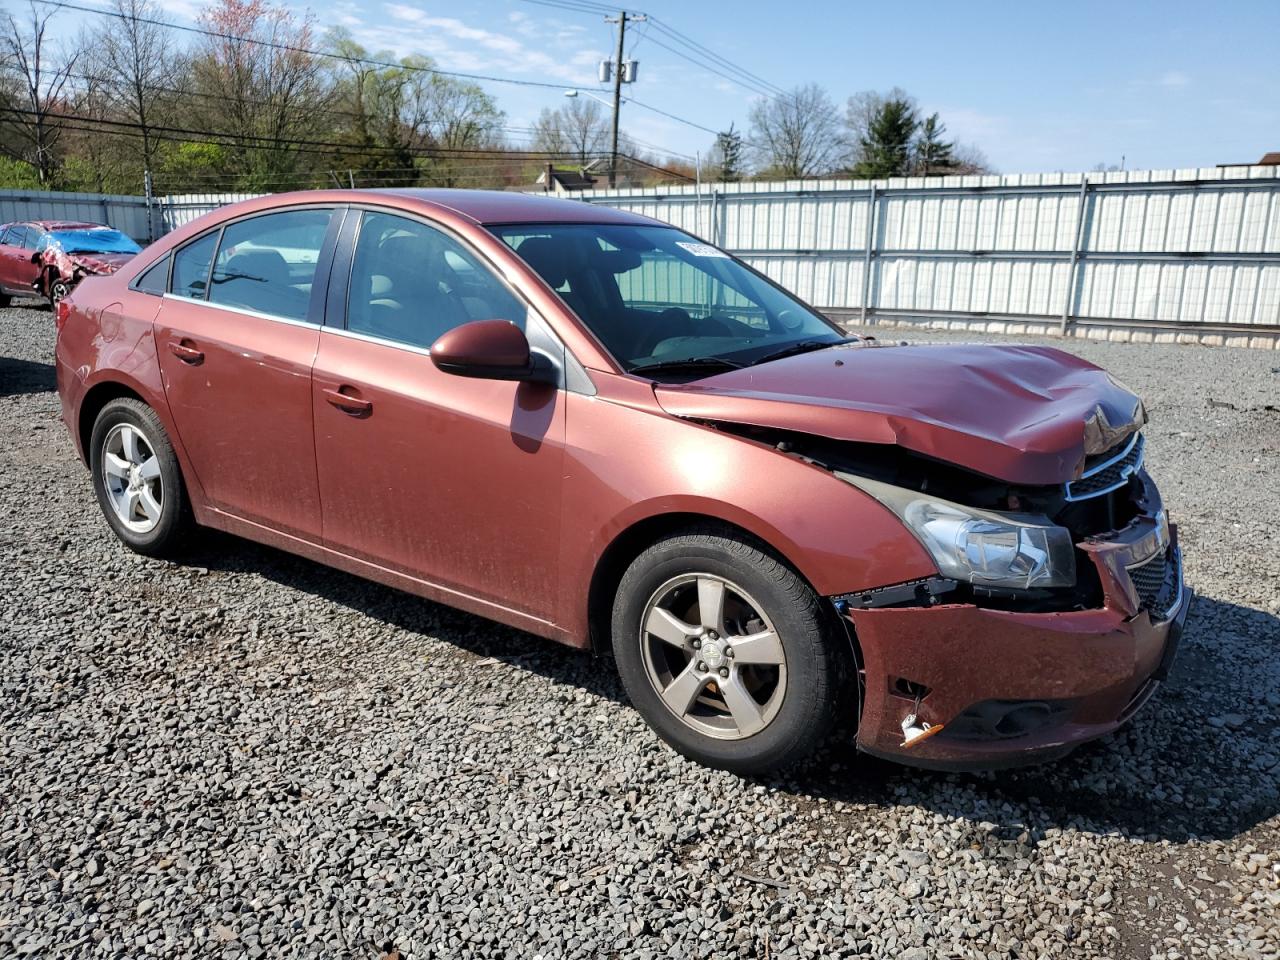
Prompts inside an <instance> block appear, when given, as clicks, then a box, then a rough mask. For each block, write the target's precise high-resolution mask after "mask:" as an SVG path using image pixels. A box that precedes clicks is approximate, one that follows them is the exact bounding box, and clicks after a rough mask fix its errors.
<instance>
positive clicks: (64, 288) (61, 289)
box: [49, 279, 71, 310]
mask: <svg viewBox="0 0 1280 960" xmlns="http://www.w3.org/2000/svg"><path fill="white" fill-rule="evenodd" d="M70 292H71V284H70V283H68V282H67V281H66V280H61V279H59V280H55V281H53V283H51V284H49V304H50V306H52V307H53V308H54V309H55V310H56V309H58V304H59V303H60V302H61V301H62V298H63V297H65V296H66V295H67V294H69V293H70Z"/></svg>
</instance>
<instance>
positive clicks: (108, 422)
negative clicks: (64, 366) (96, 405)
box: [89, 397, 195, 557]
mask: <svg viewBox="0 0 1280 960" xmlns="http://www.w3.org/2000/svg"><path fill="white" fill-rule="evenodd" d="M130 435H132V439H130ZM122 463H123V464H125V465H126V466H130V465H132V467H131V469H129V470H122V468H121V467H122ZM89 467H90V472H91V474H92V477H93V491H94V493H95V494H96V495H97V497H98V506H99V507H101V508H102V513H103V516H105V517H106V519H107V523H108V524H109V525H110V527H111V529H112V530H113V531H114V532H115V535H116V536H117V537H119V538H120V539H121V541H123V542H124V544H125V546H127V547H128V548H129V549H130V550H133V551H135V552H137V553H141V554H145V555H146V556H149V557H167V556H173V555H175V554H176V553H178V552H179V551H180V550H181V549H182V547H183V546H184V545H185V544H186V543H188V542H189V539H190V534H191V531H192V529H193V527H194V526H195V524H194V521H193V520H192V517H191V511H190V504H189V503H188V501H187V491H186V488H185V487H184V486H183V483H182V472H181V469H180V467H179V465H178V458H177V456H176V455H175V454H174V452H173V445H172V444H171V443H170V442H169V436H168V434H166V433H165V429H164V426H163V424H161V423H160V418H159V417H157V416H156V413H155V411H154V410H152V409H151V408H150V407H149V406H147V405H146V404H145V403H143V402H142V401H141V400H134V399H132V398H128V397H122V398H120V399H118V400H112V401H110V402H109V403H108V404H107V405H106V406H104V407H103V408H102V410H101V412H99V414H98V418H97V420H95V421H94V424H93V433H92V436H91V437H90V440H89ZM144 490H145V494H144Z"/></svg>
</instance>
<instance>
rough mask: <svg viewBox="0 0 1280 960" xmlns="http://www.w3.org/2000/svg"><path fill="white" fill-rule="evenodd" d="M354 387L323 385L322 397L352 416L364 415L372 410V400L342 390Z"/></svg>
mask: <svg viewBox="0 0 1280 960" xmlns="http://www.w3.org/2000/svg"><path fill="white" fill-rule="evenodd" d="M354 389H355V388H354V387H338V388H337V389H336V390H335V389H334V388H333V387H325V390H324V398H325V399H326V400H328V401H329V402H330V403H331V404H333V405H334V406H335V407H337V408H338V409H339V410H341V411H342V412H343V413H349V414H351V415H352V416H353V417H365V416H368V415H369V414H370V413H372V412H373V401H372V400H366V399H364V398H363V397H356V396H352V395H351V394H349V393H343V392H342V391H343V390H354Z"/></svg>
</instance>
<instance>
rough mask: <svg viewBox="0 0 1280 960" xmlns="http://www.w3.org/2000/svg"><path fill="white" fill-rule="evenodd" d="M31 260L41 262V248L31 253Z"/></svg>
mask: <svg viewBox="0 0 1280 960" xmlns="http://www.w3.org/2000/svg"><path fill="white" fill-rule="evenodd" d="M31 262H32V263H39V262H40V251H39V250H37V251H36V252H35V253H33V254H32V255H31Z"/></svg>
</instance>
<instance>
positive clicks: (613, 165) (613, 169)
mask: <svg viewBox="0 0 1280 960" xmlns="http://www.w3.org/2000/svg"><path fill="white" fill-rule="evenodd" d="M579 94H581V95H582V96H584V97H587V98H589V99H591V100H594V101H595V102H596V103H603V104H604V105H605V106H606V107H608V108H609V109H610V110H612V111H613V153H612V154H611V156H610V160H609V186H611V187H612V186H613V185H614V184H615V183H616V182H617V181H616V177H617V173H618V107H619V105H621V104H623V103H626V102H627V100H626V98H625V97H623V96H621V95H619V97H618V101H617V103H610V102H609V101H608V100H606V99H605V98H604V97H597V96H596V95H595V94H594V93H591V92H590V91H587V90H578V89H576V88H575V89H572V90H566V91H565V92H564V95H565V96H566V97H576V96H578V95H579Z"/></svg>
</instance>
